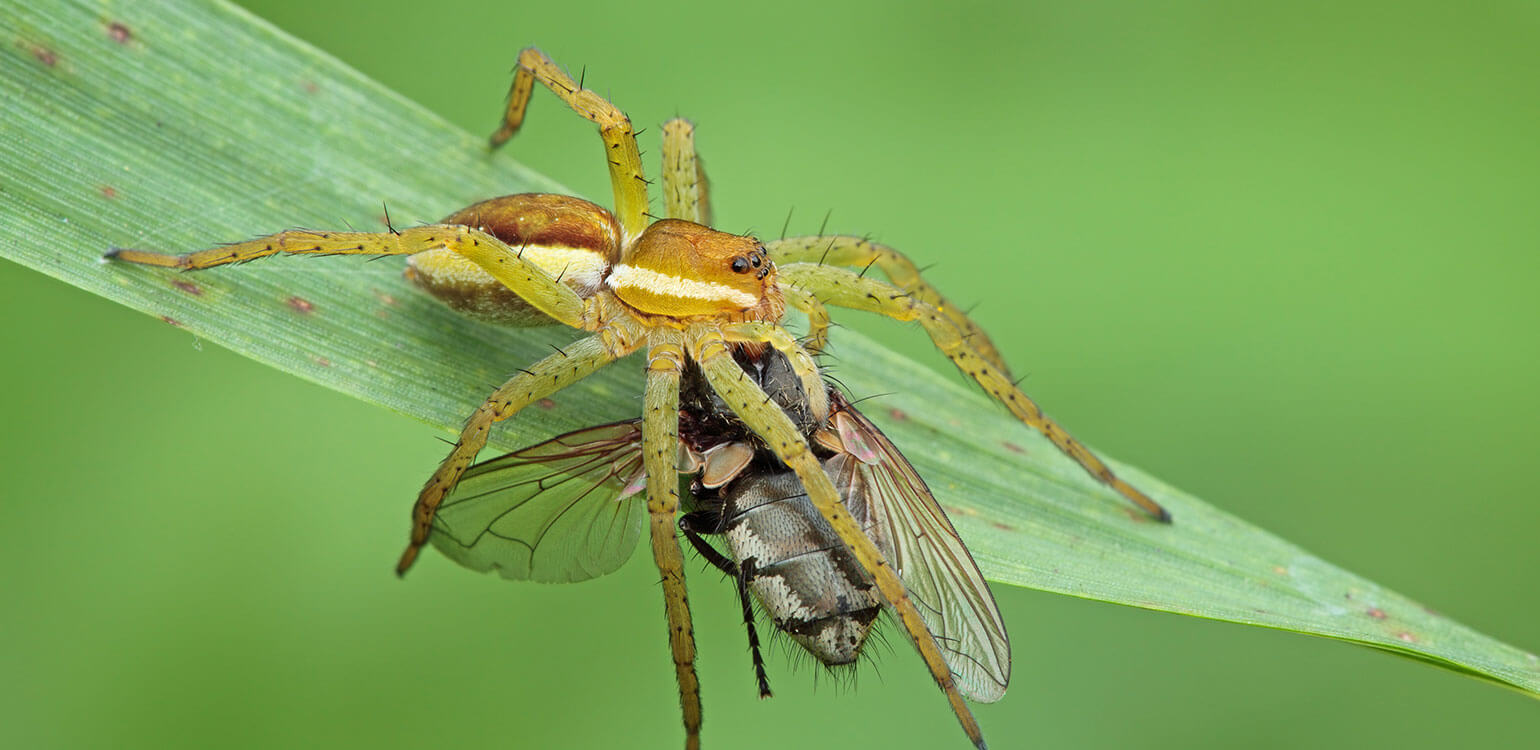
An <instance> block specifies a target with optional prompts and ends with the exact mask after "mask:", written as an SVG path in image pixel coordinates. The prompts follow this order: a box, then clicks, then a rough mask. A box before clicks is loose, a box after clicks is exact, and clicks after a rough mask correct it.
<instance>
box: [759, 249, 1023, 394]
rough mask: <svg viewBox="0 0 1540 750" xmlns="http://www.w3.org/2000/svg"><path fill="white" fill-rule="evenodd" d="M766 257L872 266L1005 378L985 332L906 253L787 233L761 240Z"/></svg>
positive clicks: (1006, 370)
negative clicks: (944, 320)
mask: <svg viewBox="0 0 1540 750" xmlns="http://www.w3.org/2000/svg"><path fill="white" fill-rule="evenodd" d="M765 249H766V250H768V251H770V258H771V260H774V261H775V262H776V263H778V264H787V263H816V264H820V265H822V264H827V265H833V266H851V267H855V268H860V269H863V271H864V269H866V268H868V267H871V266H876V267H877V269H878V270H880V271H882V272H883V274H885V275H886V276H887V277H888V281H891V282H892V283H893V285H894V286H896V287H898V288H899V289H902V290H904V291H905V292H908V293H909V294H911V295H913V296H914V297H915V299H918V300H919V301H921V302H924V303H925V304H927V305H930V306H931V307H934V308H936V309H937V310H938V311H940V312H941V313H942V314H943V315H945V316H946V317H947V319H948V320H951V321H952V324H953V325H955V326H957V328H958V330H960V331H962V333H963V337H964V338H966V339H967V340H968V343H969V344H970V345H972V347H973V349H974V351H976V352H978V355H979V356H980V357H983V358H984V359H985V360H986V361H988V362H989V363H990V364H991V365H994V367H995V369H997V370H999V371H1000V372H1002V373H1005V377H1006V379H1007V380H1009V379H1010V377H1011V369H1010V368H1009V367H1007V366H1006V364H1005V360H1004V358H1002V357H1001V356H1000V352H999V351H998V350H996V349H995V344H994V342H993V341H990V340H989V334H987V333H984V329H983V328H980V327H979V326H978V324H977V323H974V322H973V319H972V318H969V317H968V316H967V315H966V314H965V313H964V312H963V311H962V308H960V307H958V306H956V305H954V304H952V303H951V302H950V301H948V300H947V298H946V297H943V296H941V292H939V291H936V288H935V287H933V286H931V285H930V283H929V282H927V281H926V280H925V278H924V277H923V276H921V275H920V269H919V268H916V267H915V265H914V262H913V261H911V260H909V258H908V257H907V256H905V255H904V254H903V253H900V252H899V251H897V250H894V249H893V248H891V247H888V246H887V245H882V244H878V243H876V242H872V241H871V240H868V239H866V238H864V237H851V236H846V235H830V236H826V237H818V236H813V237H788V238H786V239H782V240H776V241H775V242H767V243H765Z"/></svg>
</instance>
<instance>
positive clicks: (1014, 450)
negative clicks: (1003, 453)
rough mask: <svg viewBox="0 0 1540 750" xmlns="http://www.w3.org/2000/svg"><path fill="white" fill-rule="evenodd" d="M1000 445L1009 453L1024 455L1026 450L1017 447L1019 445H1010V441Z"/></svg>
mask: <svg viewBox="0 0 1540 750" xmlns="http://www.w3.org/2000/svg"><path fill="white" fill-rule="evenodd" d="M1001 445H1003V446H1005V449H1006V450H1008V451H1010V452H1012V453H1026V452H1027V449H1026V448H1023V447H1021V446H1019V445H1017V444H1015V443H1012V442H1010V441H1006V442H1004V443H1001Z"/></svg>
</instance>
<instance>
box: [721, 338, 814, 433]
mask: <svg viewBox="0 0 1540 750" xmlns="http://www.w3.org/2000/svg"><path fill="white" fill-rule="evenodd" d="M722 337H723V338H725V339H727V340H728V341H733V342H742V343H766V344H769V345H770V346H772V347H775V350H776V351H778V352H780V353H781V354H783V355H785V357H786V359H787V360H788V361H789V362H791V368H792V372H795V373H796V374H797V378H798V379H799V380H801V381H802V390H803V392H805V393H806V394H807V401H808V410H809V411H810V412H811V413H812V414H813V416H814V418H815V419H816V420H817V421H818V422H819V423H822V422H823V421H824V419H826V418H827V417H828V415H829V392H828V391H827V390H825V388H824V384H823V377H822V376H821V375H820V374H819V372H818V364H817V363H816V362H814V361H813V356H812V355H811V354H808V352H807V350H806V349H803V348H802V347H801V346H800V345H798V344H797V341H796V339H793V338H792V337H791V334H789V333H787V332H786V329H785V328H782V327H780V326H778V325H775V324H774V323H732V324H729V325H725V326H722Z"/></svg>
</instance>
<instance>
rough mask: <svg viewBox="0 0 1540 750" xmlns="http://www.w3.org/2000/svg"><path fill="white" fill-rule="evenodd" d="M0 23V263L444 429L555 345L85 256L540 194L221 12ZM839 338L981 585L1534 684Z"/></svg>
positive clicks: (1469, 645) (399, 301)
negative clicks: (1234, 626) (1324, 642)
mask: <svg viewBox="0 0 1540 750" xmlns="http://www.w3.org/2000/svg"><path fill="white" fill-rule="evenodd" d="M114 23H121V24H122V25H121V26H115V25H113V24H114ZM0 29H3V31H4V33H5V36H6V39H7V40H15V41H14V42H12V43H7V44H5V45H0V56H3V63H0V96H3V97H4V100H5V101H7V102H8V107H7V112H6V117H5V119H4V122H3V125H0V128H3V130H0V178H3V184H0V217H3V225H0V254H3V255H4V256H5V257H7V258H10V259H12V260H14V261H16V262H18V263H21V264H24V265H27V266H29V267H32V268H35V269H37V270H39V271H42V272H43V273H47V274H49V275H51V276H54V277H57V278H60V279H62V280H65V281H67V282H69V283H71V284H74V285H76V286H78V287H81V288H83V289H86V290H89V291H91V292H93V293H96V294H99V295H102V296H104V297H108V298H110V299H113V300H116V301H118V302H121V303H123V304H125V305H129V306H131V307H134V308H136V309H139V310H143V311H145V312H147V313H149V314H151V315H153V316H157V317H159V318H162V319H164V320H166V321H168V322H170V323H172V324H174V325H178V326H181V327H184V328H186V329H187V330H189V331H192V332H194V333H196V334H197V335H199V336H200V337H203V338H206V339H208V340H210V341H214V342H217V343H219V344H221V345H224V346H227V347H229V348H231V349H233V350H236V351H238V352H241V353H243V354H245V355H247V356H249V357H252V358H254V359H257V360H259V361H263V362H267V363H269V364H272V365H273V366H275V367H278V368H280V369H283V370H285V371H287V372H291V373H294V374H296V375H299V376H301V377H304V378H307V379H309V380H312V381H315V382H317V383H321V384H324V385H326V386H328V387H330V388H335V389H337V390H340V391H343V392H346V393H349V394H352V395H355V396H357V397H359V398H361V399H365V400H367V401H370V402H373V403H378V404H381V405H384V406H386V407H388V408H391V409H393V410H395V411H397V412H399V413H402V414H405V415H409V416H411V417H413V418H415V419H418V420H421V421H423V422H426V423H428V424H431V425H434V426H436V427H439V428H442V429H445V430H446V431H447V430H453V429H454V428H455V427H456V426H457V425H458V424H459V423H460V421H461V420H462V419H463V417H464V416H465V414H466V413H467V411H468V409H469V408H470V405H471V404H473V403H474V402H475V401H476V400H477V399H479V398H480V396H481V395H482V394H484V393H485V392H486V391H487V390H488V389H489V388H490V387H491V386H492V385H493V384H496V383H499V382H501V381H502V380H503V379H504V377H505V376H506V374H507V373H508V372H511V371H512V370H513V369H514V368H515V367H517V366H519V365H520V364H522V363H524V362H528V361H531V360H533V359H535V358H537V357H539V356H543V355H544V354H545V353H546V352H548V351H549V349H548V347H549V346H550V345H552V344H557V343H560V342H562V341H567V340H570V339H571V338H572V336H571V333H570V332H568V331H563V330H557V329H551V330H541V331H508V330H498V329H494V328H491V327H487V326H483V325H479V324H476V323H473V322H470V321H466V320H463V319H461V318H459V317H457V316H455V315H453V314H451V313H449V312H448V311H447V310H445V309H443V308H442V307H441V306H440V305H438V304H437V303H435V302H433V301H431V300H428V299H425V298H424V297H422V296H421V295H419V294H416V293H415V292H414V291H413V290H412V289H411V288H410V287H409V286H408V285H407V284H406V283H405V282H404V281H403V280H402V279H401V277H400V261H399V259H390V260H384V261H381V262H377V263H371V262H359V261H357V260H353V259H342V258H335V259H321V260H316V259H276V260H272V261H265V262H262V263H257V264H251V265H247V266H243V267H241V268H237V269H224V270H220V271H215V272H210V273H202V274H196V275H190V274H174V273H168V272H165V271H161V270H155V269H146V268H131V267H125V266H121V265H104V264H102V263H101V262H100V261H99V257H100V255H101V253H102V252H103V251H104V250H106V249H107V248H108V247H109V246H138V247H144V248H149V249H157V250H166V251H178V252H180V251H186V250H191V249H197V248H201V247H205V246H208V245H209V244H211V243H213V242H217V241H221V240H234V239H241V238H245V237H248V236H252V235H256V234H260V233H264V232H269V231H274V230H277V229H281V228H285V227H292V226H306V227H321V228H341V227H346V226H353V227H357V228H360V229H365V228H383V226H384V223H383V219H384V212H383V209H382V204H384V205H388V206H389V211H390V216H391V218H392V219H393V220H394V221H395V222H396V223H398V224H408V223H414V222H422V221H432V220H434V219H436V218H438V217H440V216H442V215H444V214H447V213H449V212H450V211H452V210H454V209H455V208H458V207H460V206H462V205H465V204H467V203H470V202H471V201H473V200H476V199H480V198H484V197H487V196H491V195H496V194H501V193H510V192H520V191H531V190H546V191H561V188H560V186H558V185H556V184H555V183H553V182H551V181H550V180H548V179H546V178H544V177H541V176H539V175H536V174H533V173H531V172H530V171H528V170H527V169H524V168H522V167H520V166H519V165H518V164H517V163H515V162H514V161H513V159H512V158H510V156H509V155H502V156H498V157H492V156H490V155H489V154H488V153H487V152H486V150H485V148H484V146H483V139H482V138H481V137H480V136H476V135H471V134H468V133H465V132H462V131H459V130H457V129H455V128H453V127H450V126H449V125H447V124H446V123H444V122H443V121H442V120H441V119H439V118H437V117H435V116H434V115H432V114H431V113H428V112H426V111H424V110H423V109H421V108H420V107H418V106H416V105H414V104H412V103H411V102H408V101H406V100H404V99H402V98H400V97H399V96H396V95H395V94H393V93H391V92H389V91H387V90H384V89H383V88H381V87H380V86H379V85H377V84H375V83H373V82H371V81H369V80H366V79H363V78H362V77H360V76H359V75H358V74H356V73H355V72H353V71H351V70H349V69H347V68H345V67H344V66H342V65H341V64H339V63H338V62H336V61H335V60H333V59H331V58H329V57H327V56H325V55H323V54H321V53H319V52H317V51H316V50H314V49H312V48H309V47H307V46H305V45H303V44H301V43H299V42H297V41H295V40H294V39H291V38H289V37H287V36H285V35H283V34H281V33H279V32H277V31H276V30H274V29H273V28H271V27H269V26H267V25H265V24H263V23H262V22H260V21H258V20H256V19H254V18H252V17H250V16H248V15H247V14H245V13H243V12H241V11H239V10H236V9H233V8H229V7H226V6H223V5H217V4H216V5H212V6H204V5H199V4H191V3H181V2H166V3H155V4H149V3H146V4H142V5H138V4H136V5H134V6H132V7H123V8H116V7H115V6H112V5H110V4H92V3H57V4H55V7H52V8H50V9H48V10H47V11H39V10H34V9H32V8H31V7H28V6H25V5H22V4H19V3H12V4H9V5H8V6H7V7H6V8H5V9H4V12H3V13H0ZM553 109H554V107H553ZM510 151H512V152H514V153H515V154H516V152H517V144H515V146H514V148H512V149H510ZM595 152H597V146H596V147H595ZM838 334H839V335H837V337H836V340H835V351H836V352H837V353H838V355H839V356H840V358H841V362H842V363H843V366H842V367H841V369H840V377H841V379H842V380H843V381H844V382H845V383H846V384H847V385H848V386H849V387H850V388H851V390H852V391H854V392H855V393H856V394H858V395H859V394H869V393H875V392H886V391H891V390H894V387H893V385H892V383H894V382H902V383H903V387H902V389H901V390H902V393H900V394H898V395H895V396H893V397H891V398H890V399H888V400H885V401H883V402H881V403H880V405H873V406H871V407H869V411H870V412H871V413H872V416H873V418H874V419H876V420H878V421H879V422H881V424H882V425H883V427H884V428H885V429H886V430H888V431H889V433H890V435H891V436H892V438H893V439H894V441H895V442H896V443H897V444H898V445H899V446H900V447H901V448H904V449H905V450H906V451H907V452H908V453H909V455H910V457H911V458H912V459H913V460H914V463H915V465H916V467H917V468H918V469H919V470H920V472H921V474H922V475H924V476H925V477H926V478H927V480H928V481H929V482H930V484H931V486H932V488H933V489H934V490H935V493H936V495H937V497H938V498H939V499H940V500H941V501H942V503H943V504H944V505H946V506H947V507H948V508H949V509H950V510H951V511H952V513H953V517H954V520H955V522H956V524H957V526H958V528H959V530H960V531H961V533H962V534H963V536H964V537H965V539H966V540H967V541H968V543H969V546H970V547H971V548H972V549H973V550H974V553H975V555H976V556H977V558H978V560H979V563H980V565H981V567H982V568H983V570H984V572H985V574H986V575H987V576H988V577H989V578H990V579H992V580H995V581H1000V582H1003V583H1011V584H1016V585H1021V586H1028V587H1032V588H1038V589H1043V590H1048V591H1056V592H1061V593H1066V594H1071V595H1074V596H1079V597H1085V598H1090V599H1098V600H1103V601H1109V602H1116V603H1121V604H1129V605H1133V606H1138V607H1146V608H1150V609H1158V610H1164V611H1170V612H1177V613H1181V614H1189V615H1194V616H1199V617H1206V618H1212V619H1219V620H1228V621H1232V622H1239V623H1245V624H1251V625H1260V626H1264V627H1270V628H1277V629H1283V630H1292V631H1297V632H1302V633H1309V634H1313V635H1320V636H1326V637H1330V638H1336V639H1340V640H1344V641H1349V642H1353V643H1359V644H1363V645H1367V646H1371V647H1374V648H1378V649H1383V650H1386V651H1390V652H1392V653H1397V654H1401V655H1404V656H1409V657H1413V658H1416V659H1420V660H1424V661H1427V662H1429V663H1432V664H1436V665H1438V666H1442V667H1445V668H1447V669H1451V670H1453V671H1456V672H1459V673H1462V674H1467V675H1470V676H1474V677H1478V678H1481V679H1485V680H1490V681H1493V682H1496V683H1498V684H1502V685H1505V686H1507V687H1510V688H1513V689H1516V690H1519V691H1521V692H1524V693H1526V694H1529V695H1536V694H1537V693H1540V660H1537V659H1536V657H1535V656H1533V655H1531V654H1528V653H1525V652H1522V651H1520V650H1518V649H1516V648H1513V647H1511V646H1508V645H1505V644H1502V643H1500V642H1497V641H1495V640H1493V639H1491V638H1487V637H1485V636H1483V635H1481V634H1479V633H1476V632H1474V631H1472V630H1470V629H1468V628H1465V627H1463V626H1461V625H1459V624H1458V623H1455V622H1453V621H1451V620H1449V619H1447V618H1445V617H1443V616H1442V615H1440V614H1438V613H1436V612H1434V611H1432V610H1430V609H1428V608H1426V607H1424V606H1422V605H1420V604H1418V603H1416V602H1414V601H1411V600H1409V599H1407V598H1405V597H1403V596H1400V595H1399V594H1396V593H1394V592H1391V591H1387V590H1385V589H1383V588H1382V587H1379V586H1377V585H1375V584H1374V583H1372V582H1369V581H1366V580H1364V579H1362V578H1360V577H1357V576H1355V575H1352V574H1351V573H1348V572H1346V571H1343V570H1341V569H1338V568H1336V567H1333V566H1331V565H1330V564H1328V563H1325V562H1323V561H1321V560H1319V559H1317V558H1315V557H1313V556H1311V555H1309V554H1308V553H1306V552H1304V551H1303V550H1300V549H1299V548H1297V547H1295V546H1293V545H1290V544H1288V543H1287V542H1285V541H1282V540H1280V539H1277V538H1275V537H1273V536H1271V535H1269V534H1267V533H1266V532H1263V531H1261V530H1259V529H1256V528H1254V527H1252V526H1249V525H1247V524H1245V523H1243V522H1241V521H1239V520H1237V519H1235V518H1232V517H1230V516H1228V515H1226V514H1225V513H1223V512H1221V511H1219V510H1216V509H1215V508H1213V507H1211V506H1209V505H1207V504H1205V503H1203V502H1201V501H1200V500H1198V499H1196V498H1193V497H1191V496H1189V495H1187V494H1185V493H1183V492H1181V491H1179V490H1176V489H1174V488H1171V487H1168V486H1165V485H1163V484H1161V483H1160V482H1159V481H1157V480H1155V479H1153V478H1151V477H1148V476H1146V475H1143V474H1141V473H1139V472H1137V471H1135V470H1132V469H1129V468H1127V467H1119V470H1120V471H1121V472H1125V473H1126V475H1127V476H1128V478H1129V479H1130V480H1131V481H1133V482H1134V483H1135V484H1136V485H1138V486H1140V487H1141V488H1143V489H1145V490H1146V491H1147V492H1149V493H1150V494H1151V495H1153V496H1154V497H1155V498H1156V499H1158V500H1159V501H1161V502H1162V503H1164V504H1166V506H1167V507H1168V508H1170V509H1171V511H1172V512H1173V514H1174V516H1175V518H1176V523H1175V524H1174V525H1172V526H1169V527H1167V526H1161V525H1158V524H1154V523H1151V522H1149V521H1147V520H1145V519H1143V518H1142V517H1141V516H1140V515H1139V514H1138V513H1137V512H1136V511H1133V510H1132V509H1130V508H1128V507H1126V505H1125V504H1124V503H1123V502H1122V501H1121V500H1120V499H1119V498H1118V497H1116V496H1115V495H1113V494H1112V493H1111V492H1110V491H1108V490H1106V489H1104V488H1102V487H1101V486H1099V485H1097V484H1096V483H1095V482H1093V481H1092V480H1091V479H1089V478H1088V477H1087V476H1085V475H1084V473H1083V472H1081V471H1080V469H1079V468H1078V467H1076V466H1075V465H1074V464H1072V463H1071V462H1070V461H1069V460H1068V459H1065V458H1064V457H1062V456H1061V455H1060V454H1059V453H1058V452H1057V451H1055V450H1054V449H1053V448H1052V446H1051V445H1049V444H1048V443H1047V442H1046V441H1045V440H1043V439H1041V438H1039V437H1038V436H1036V435H1035V434H1033V433H1031V432H1030V431H1028V430H1026V429H1024V428H1022V427H1021V426H1020V425H1019V424H1017V423H1015V422H1014V421H1012V420H1011V419H1009V418H1008V417H1007V416H1005V415H1004V414H1003V412H1002V411H1001V410H1000V409H998V408H997V407H995V406H993V405H991V404H989V403H988V402H987V401H986V400H985V399H984V398H982V397H981V396H980V395H979V394H978V393H976V392H975V391H973V390H971V389H970V388H968V387H965V386H964V385H962V384H961V383H960V381H959V379H958V378H956V377H950V376H949V377H943V376H939V375H937V374H935V373H934V372H932V371H931V370H929V369H927V368H926V367H924V366H921V365H919V364H916V363H914V362H911V361H909V360H906V359H903V358H901V357H898V356H897V355H895V354H893V353H891V352H890V351H888V350H886V349H884V348H883V347H881V346H879V345H877V344H875V343H873V342H871V341H869V340H867V339H864V338H862V337H860V336H857V335H855V334H852V333H849V332H847V331H840V332H838ZM855 363H859V364H860V366H859V367H857V366H855ZM640 382H641V378H640V365H639V364H638V363H634V362H632V363H627V364H622V365H621V366H619V367H615V368H610V369H609V370H607V371H606V372H604V373H601V374H600V375H598V376H595V377H594V378H592V379H590V380H589V381H588V382H586V383H585V384H584V385H583V386H582V387H581V388H580V389H577V390H574V391H571V392H567V393H564V394H561V395H560V396H559V397H558V398H556V399H555V403H553V404H548V405H547V406H548V407H550V408H545V409H538V410H532V411H531V413H530V414H527V415H522V416H521V417H520V418H519V419H517V420H514V424H512V425H510V426H509V427H508V429H507V430H505V431H504V432H502V433H500V434H499V435H498V436H496V439H495V441H494V442H495V444H496V445H498V446H500V447H503V448H511V447H515V446H517V445H521V444H524V443H527V442H529V441H530V440H532V439H534V438H536V437H543V436H547V435H550V434H552V433H554V432H558V431H564V430H568V429H573V428H577V427H581V426H587V425H592V424H595V423H598V422H601V421H606V420H611V419H617V418H622V417H625V416H634V414H635V412H636V411H637V409H638V404H639V394H640V392H641V388H640ZM409 490H410V488H406V491H407V494H410V493H409Z"/></svg>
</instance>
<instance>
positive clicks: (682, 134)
mask: <svg viewBox="0 0 1540 750" xmlns="http://www.w3.org/2000/svg"><path fill="white" fill-rule="evenodd" d="M710 187H711V183H710V181H708V180H707V179H706V167H705V165H704V164H703V163H702V162H701V159H700V156H699V155H698V154H696V153H695V124H694V123H692V122H690V121H689V120H686V119H684V118H682V117H675V118H674V119H672V120H669V121H668V122H665V123H663V207H664V216H667V217H668V218H670V219H684V220H685V221H693V222H695V223H696V224H704V225H706V226H708V227H709V226H711V190H710Z"/></svg>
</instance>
